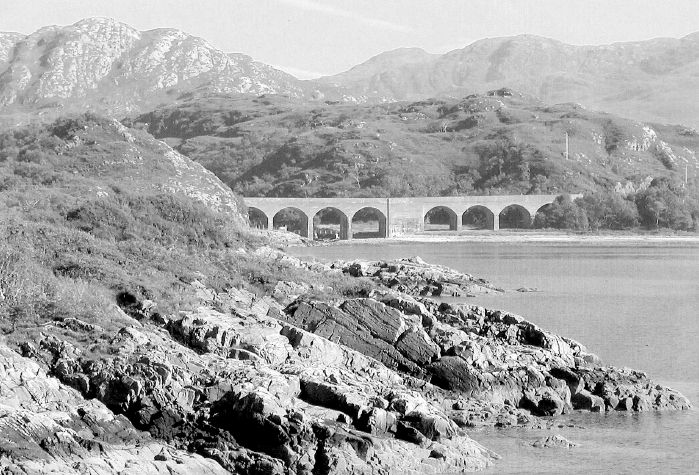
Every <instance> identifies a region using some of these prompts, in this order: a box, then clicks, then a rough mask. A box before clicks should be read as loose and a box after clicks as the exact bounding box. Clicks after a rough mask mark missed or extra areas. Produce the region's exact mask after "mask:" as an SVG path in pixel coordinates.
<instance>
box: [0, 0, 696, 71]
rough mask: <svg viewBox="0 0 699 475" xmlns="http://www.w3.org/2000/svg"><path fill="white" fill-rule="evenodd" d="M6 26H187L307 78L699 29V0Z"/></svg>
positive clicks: (58, 1)
mask: <svg viewBox="0 0 699 475" xmlns="http://www.w3.org/2000/svg"><path fill="white" fill-rule="evenodd" d="M0 12H1V13H0V31H16V32H20V33H25V34H29V33H32V32H34V31H36V30H37V29H39V28H41V27H42V26H46V25H70V24H72V23H75V22H76V21H78V20H81V19H82V18H86V17H91V16H102V17H109V18H114V19H116V20H119V21H122V22H124V23H127V24H129V25H131V26H133V27H134V28H136V29H139V30H149V29H153V28H160V27H172V28H179V29H181V30H184V31H186V32H187V33H190V34H192V35H196V36H200V37H202V38H204V39H206V40H208V41H209V42H210V43H211V44H213V45H214V46H215V47H217V48H219V49H222V50H224V51H226V52H241V53H245V54H248V55H250V56H252V57H253V58H254V59H256V60H258V61H262V62H264V63H267V64H271V65H273V66H276V67H278V68H280V69H283V70H285V71H287V72H289V73H291V74H294V75H295V76H297V77H299V78H303V79H305V78H311V77H317V76H321V75H329V74H335V73H338V72H342V71H346V70H347V69H349V68H351V67H352V66H354V65H356V64H358V63H361V62H363V61H366V60H367V59H369V58H370V57H372V56H375V55H377V54H379V53H381V52H384V51H388V50H392V49H396V48H400V47H419V48H422V49H424V50H425V51H428V52H430V53H445V52H447V51H451V50H454V49H458V48H463V47H465V46H467V45H469V44H470V43H473V42H474V41H476V40H479V39H482V38H491V37H496V36H510V35H516V34H520V33H530V34H535V35H540V36H545V37H548V38H554V39H557V40H560V41H563V42H566V43H571V44H578V45H582V44H607V43H614V42H619V41H637V40H645V39H650V38H656V37H660V36H664V37H674V38H680V37H682V36H685V35H688V34H690V33H693V32H695V31H699V0H167V1H165V0H0Z"/></svg>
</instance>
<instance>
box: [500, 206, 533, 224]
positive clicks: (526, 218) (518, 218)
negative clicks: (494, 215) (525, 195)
mask: <svg viewBox="0 0 699 475" xmlns="http://www.w3.org/2000/svg"><path fill="white" fill-rule="evenodd" d="M498 221H499V224H500V229H529V228H531V227H532V216H531V214H530V213H529V211H528V210H527V208H525V207H524V206H522V205H519V204H511V205H508V206H506V207H505V208H504V209H503V210H502V211H500V214H499V216H498Z"/></svg>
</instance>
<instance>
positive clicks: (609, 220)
mask: <svg viewBox="0 0 699 475" xmlns="http://www.w3.org/2000/svg"><path fill="white" fill-rule="evenodd" d="M534 227H537V228H556V229H577V230H592V231H597V230H601V229H617V230H618V229H634V228H638V227H643V228H646V229H659V228H667V229H673V230H682V231H689V230H694V231H697V230H699V192H698V191H697V186H696V184H695V186H691V187H690V186H687V184H684V183H678V182H673V181H672V180H670V179H668V178H656V179H655V180H653V181H652V182H651V184H650V186H648V187H647V188H645V189H642V190H639V191H637V192H636V193H631V194H628V195H625V196H624V195H622V194H620V193H617V192H614V191H604V192H597V193H591V194H586V195H584V196H583V197H582V198H577V199H576V200H572V199H571V197H570V195H561V196H559V197H558V198H557V199H556V200H555V202H554V203H552V204H551V205H550V206H548V207H546V208H545V209H543V210H542V211H540V212H539V213H537V215H536V218H535V219H534Z"/></svg>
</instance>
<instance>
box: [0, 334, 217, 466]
mask: <svg viewBox="0 0 699 475" xmlns="http://www.w3.org/2000/svg"><path fill="white" fill-rule="evenodd" d="M0 381H1V383H0V467H1V468H2V470H0V471H1V472H2V473H12V474H22V475H24V474H26V475H33V474H37V475H38V474H43V473H66V474H82V473H86V471H87V470H89V473H95V474H100V475H102V474H104V475H107V474H114V475H116V474H140V473H153V474H172V473H178V474H183V475H184V474H221V475H224V474H225V473H228V472H227V471H226V470H224V469H223V468H222V467H221V466H220V465H219V464H218V463H217V462H215V461H213V460H210V459H207V458H204V457H202V456H200V455H196V454H192V453H189V452H187V451H182V450H178V449H176V448H174V447H172V446H169V445H167V444H165V443H163V442H160V441H157V440H155V439H153V438H151V437H150V436H149V435H148V434H144V433H142V432H140V431H138V430H136V429H135V428H134V427H133V425H132V424H131V422H130V421H129V420H128V419H127V418H126V417H124V416H122V415H115V414H114V413H113V412H112V411H110V410H109V409H108V408H107V407H106V406H105V405H104V404H102V403H101V402H99V401H96V400H85V399H84V398H83V397H82V396H81V395H80V394H79V393H78V392H77V391H76V390H74V389H72V388H70V387H67V386H65V385H64V384H61V383H60V382H59V381H58V380H57V379H56V378H52V377H50V376H48V375H47V374H46V373H45V372H44V370H42V369H41V368H40V366H39V365H38V364H37V363H36V362H33V361H31V360H29V359H27V358H24V357H22V356H20V355H19V354H18V353H15V352H14V351H12V350H10V349H9V348H7V347H5V346H0Z"/></svg>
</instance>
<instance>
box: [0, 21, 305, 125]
mask: <svg viewBox="0 0 699 475" xmlns="http://www.w3.org/2000/svg"><path fill="white" fill-rule="evenodd" d="M305 88H306V86H304V85H303V83H302V82H301V81H298V80H297V79H295V78H294V77H292V76H290V75H288V74H286V73H284V72H282V71H279V70H277V69H274V68H272V67H270V66H267V65H265V64H262V63H258V62H255V61H253V60H252V59H251V58H250V57H249V56H246V55H244V54H227V53H224V52H222V51H220V50H218V49H216V48H214V47H213V46H211V45H210V44H209V43H207V42H206V41H205V40H203V39H201V38H197V37H193V36H190V35H188V34H186V33H184V32H182V31H180V30H176V29H157V30H151V31H145V32H141V31H137V30H135V29H133V28H131V27H130V26H128V25H126V24H123V23H119V22H117V21H114V20H110V19H105V18H90V19H86V20H82V21H80V22H78V23H76V24H74V25H71V26H66V27H59V26H49V27H45V28H42V29H40V30H38V31H36V32H34V33H32V34H31V35H29V36H23V35H18V34H14V33H0V107H2V108H4V109H5V110H6V111H8V110H10V111H11V110H14V109H26V108H27V107H29V108H43V107H48V108H56V107H58V108H62V107H71V106H74V107H84V106H87V107H92V108H96V109H100V110H107V111H112V112H119V113H121V112H124V111H131V110H143V108H144V107H146V106H149V105H150V106H154V105H156V104H159V103H161V102H170V101H173V100H175V99H177V98H178V97H179V96H181V95H182V94H186V93H190V92H192V91H195V90H206V91H211V92H219V93H226V94H239V93H250V94H265V93H285V94H290V95H293V96H303V95H304V94H305V92H304V91H305Z"/></svg>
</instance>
